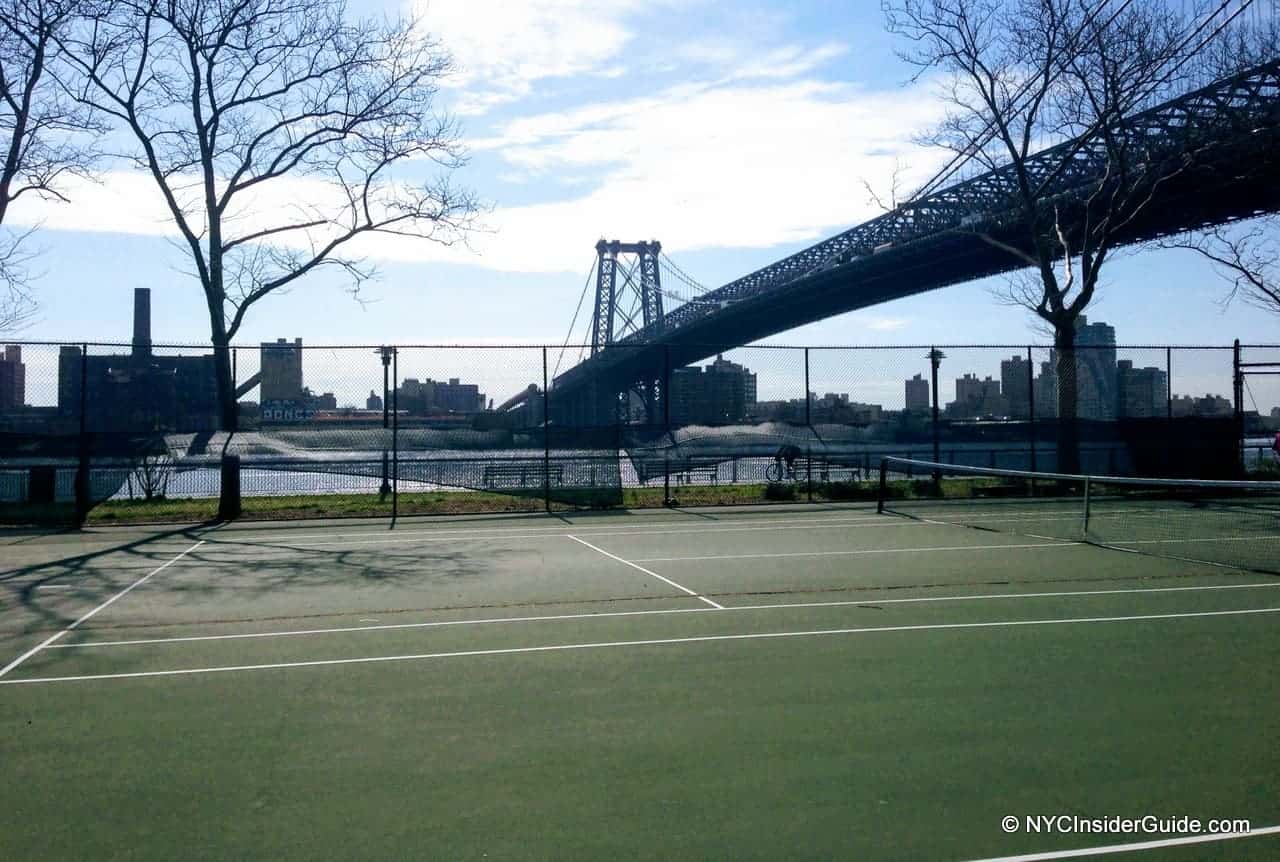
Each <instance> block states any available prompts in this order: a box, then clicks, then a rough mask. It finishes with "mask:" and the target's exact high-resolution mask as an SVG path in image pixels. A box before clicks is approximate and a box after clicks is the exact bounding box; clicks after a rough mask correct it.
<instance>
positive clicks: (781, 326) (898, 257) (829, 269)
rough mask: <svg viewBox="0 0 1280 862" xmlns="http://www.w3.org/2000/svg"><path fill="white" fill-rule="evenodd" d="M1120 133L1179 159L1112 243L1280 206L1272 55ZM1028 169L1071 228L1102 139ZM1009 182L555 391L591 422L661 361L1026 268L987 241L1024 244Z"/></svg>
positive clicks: (741, 282)
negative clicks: (611, 398) (602, 405)
mask: <svg viewBox="0 0 1280 862" xmlns="http://www.w3.org/2000/svg"><path fill="white" fill-rule="evenodd" d="M1119 133H1120V134H1121V135H1122V136H1123V137H1124V145H1125V146H1126V147H1128V148H1129V152H1131V153H1136V154H1139V156H1140V158H1139V161H1140V162H1142V163H1145V164H1153V163H1156V162H1160V163H1164V164H1169V165H1177V166H1179V169H1178V170H1176V171H1169V172H1165V173H1164V174H1162V175H1161V176H1162V178H1161V179H1160V180H1159V181H1158V182H1156V183H1153V184H1152V187H1151V188H1150V189H1149V193H1150V196H1151V199H1150V202H1149V203H1148V204H1147V205H1146V206H1145V207H1143V209H1142V210H1141V212H1139V213H1138V214H1137V215H1136V216H1135V217H1134V218H1132V219H1130V220H1129V221H1128V223H1127V225H1126V228H1125V230H1124V232H1123V233H1122V234H1120V235H1118V236H1117V241H1118V242H1120V243H1125V244H1131V243H1136V242H1142V241H1145V240H1149V239H1153V238H1155V237H1158V236H1163V235H1168V234H1171V233H1177V232H1180V231H1184V230H1189V229H1193V228H1196V227H1200V226H1203V225H1208V224H1215V223H1223V222H1228V221H1233V220H1236V219H1241V218H1249V217H1251V216H1254V215H1258V214H1261V213H1264V212H1274V211H1278V210H1280V59H1276V60H1272V61H1270V62H1268V63H1265V64H1262V65H1259V66H1256V67H1254V68H1252V69H1249V70H1247V71H1244V72H1241V73H1239V74H1236V75H1233V76H1230V77H1227V78H1223V79H1221V80H1219V81H1216V82H1214V83H1212V84H1210V85H1208V86H1206V87H1202V88H1200V89H1198V90H1194V91H1192V92H1190V93H1187V94H1185V95H1183V96H1180V97H1178V98H1175V99H1172V100H1170V101H1167V102H1164V103H1162V104H1160V105H1157V106H1155V107H1153V108H1150V109H1148V110H1146V111H1143V112H1141V113H1139V114H1137V115H1135V116H1133V117H1131V118H1128V119H1127V120H1126V122H1125V125H1124V128H1123V129H1120V130H1119ZM1064 165H1065V166H1064ZM1026 166H1027V169H1028V171H1029V174H1030V176H1031V178H1032V180H1033V181H1040V182H1046V183H1047V188H1048V190H1049V191H1050V193H1051V194H1050V196H1049V200H1050V201H1051V203H1052V205H1054V206H1058V207H1060V208H1061V210H1062V212H1063V214H1064V217H1063V222H1064V224H1065V225H1066V227H1067V229H1068V230H1078V229H1079V227H1080V223H1081V222H1082V221H1083V215H1084V207H1083V205H1082V203H1081V198H1082V195H1081V193H1082V192H1083V191H1085V190H1087V189H1089V188H1091V187H1092V186H1094V185H1096V184H1097V183H1098V182H1099V181H1100V180H1102V179H1103V177H1104V172H1105V171H1106V170H1107V167H1108V160H1107V151H1106V147H1105V144H1104V141H1103V139H1102V136H1101V135H1095V136H1093V137H1090V138H1079V139H1075V140H1071V141H1067V142H1064V143H1061V144H1058V145H1056V146H1054V147H1051V148H1048V149H1046V150H1044V151H1042V152H1041V153H1038V154H1036V155H1034V156H1032V157H1031V158H1030V159H1029V160H1028V161H1027V163H1026ZM1016 183H1017V176H1016V173H1015V171H1014V169H1013V167H1012V166H1005V167H1001V168H999V169H997V170H994V171H989V172H987V173H984V174H982V175H980V176H976V177H973V178H971V179H968V180H965V181H963V182H959V183H957V184H955V185H953V186H950V187H948V188H945V189H942V190H940V191H938V192H935V193H933V194H930V195H927V196H925V197H922V198H919V199H917V200H915V201H911V202H909V203H906V204H903V205H901V206H900V207H898V208H897V209H896V210H894V211H893V212H890V213H887V214H885V215H883V216H880V217H878V218H875V219H872V220H871V221H868V222H865V223H863V224H860V225H858V226H856V227H853V228H850V229H849V230H847V231H844V232H843V233H840V234H837V235H836V236H834V237H831V238H830V239H827V240H824V241H822V242H820V243H817V244H816V245H813V246H810V247H809V248H806V249H804V250H802V251H799V252H797V253H795V254H793V255H790V256H789V257H786V258H783V259H782V260H779V261H777V262H776V263H773V264H770V265H769V266H766V267H764V268H762V269H759V270H756V271H755V272H753V273H750V274H749V275H746V276H743V277H742V278H739V279H737V280H735V281H732V282H730V283H728V284H726V285H724V286H723V287H720V288H717V289H716V290H713V291H710V292H708V293H706V294H704V295H703V296H701V297H699V300H698V301H697V302H690V303H687V304H685V305H682V306H680V307H678V308H675V309H673V310H671V311H669V312H667V313H666V314H665V316H663V317H661V319H660V320H659V321H657V322H656V324H654V325H646V326H644V327H643V328H641V329H639V330H638V331H636V332H634V333H632V334H630V335H628V336H626V337H625V338H621V339H616V340H614V341H613V342H612V343H608V344H607V349H601V350H599V351H597V352H595V353H594V355H593V356H592V357H591V358H590V359H588V360H586V361H584V362H583V363H581V364H579V365H577V366H575V367H574V368H571V369H569V370H568V371H567V372H565V373H564V374H562V375H560V376H559V377H557V378H556V379H555V382H554V386H553V391H552V396H553V399H554V400H556V401H558V403H559V404H560V405H561V406H562V407H565V408H567V409H570V412H571V413H572V414H573V416H572V421H579V422H584V421H585V422H588V423H590V422H591V421H592V415H593V414H597V411H595V410H594V409H592V408H590V407H588V406H587V405H586V404H585V403H577V402H581V401H582V400H583V398H584V397H585V399H586V400H587V401H596V402H597V403H599V400H600V398H601V397H602V396H600V395H599V394H595V395H587V394H586V393H587V390H591V391H592V392H595V393H599V392H602V391H607V390H612V391H615V392H620V391H623V390H625V389H628V388H632V387H634V386H635V385H636V382H637V381H642V380H645V379H653V378H655V377H656V376H657V374H658V371H659V369H660V368H661V367H662V364H663V362H664V361H668V362H671V363H674V364H675V365H676V366H677V367H678V366H680V365H685V364H688V363H690V362H696V361H698V360H700V359H703V358H706V357H708V356H711V355H713V354H715V353H717V352H720V351H723V350H727V349H731V348H733V347H736V346H739V345H742V344H747V343H750V342H751V341H754V340H757V339H759V338H763V337H765V336H767V335H771V334H774V333H777V332H782V331H785V330H787V329H791V328H793V327H795V326H799V325H802V324H804V323H809V322H812V321H815V320H821V319H823V318H825V317H830V316H832V315H835V314H840V313H843V312H846V311H852V310H855V309H858V308H865V307H868V306H871V305H875V304H878V303H881V302H886V301H889V300H892V299H898V298H901V297H904V296H910V295H913V294H918V293H923V292H926V291H929V290H935V289H937V288H940V287H945V286H947V285H951V284H957V283H961V282H965V281H971V280H974V279H977V278H982V277H985V276H990V275H995V274H999V273H1001V272H1008V271H1010V270H1013V269H1018V268H1021V267H1022V266H1024V265H1025V264H1024V263H1023V262H1022V261H1021V260H1020V259H1019V258H1018V257H1016V256H1015V255H1013V254H1011V253H1009V252H1008V251H1005V250H1002V249H1000V248H998V247H997V246H996V245H994V244H993V243H992V242H990V241H988V240H986V239H984V238H983V237H982V234H986V235H987V236H990V237H992V238H994V239H998V240H1000V241H1002V242H1006V243H1010V244H1018V243H1020V241H1021V240H1020V232H1019V230H1018V228H1019V227H1020V226H1021V225H1022V221H1021V217H1020V215H1019V209H1018V206H1017V186H1016ZM1072 219H1075V224H1072V223H1071V220H1072ZM597 249H599V246H597ZM659 301H660V300H659ZM597 312H598V313H597V321H599V319H600V318H599V309H597ZM557 390H558V391H557ZM575 403H577V406H576V407H575V406H574V405H575ZM584 408H585V409H584ZM597 415H598V414H597ZM599 418H600V419H605V418H606V417H604V416H599ZM562 421H571V417H570V416H568V415H566V416H564V417H563V419H562Z"/></svg>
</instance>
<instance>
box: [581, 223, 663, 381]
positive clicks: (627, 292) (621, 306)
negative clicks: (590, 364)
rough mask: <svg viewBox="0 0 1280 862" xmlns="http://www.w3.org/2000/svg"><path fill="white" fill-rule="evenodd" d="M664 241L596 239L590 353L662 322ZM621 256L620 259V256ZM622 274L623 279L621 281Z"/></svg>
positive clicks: (597, 351) (594, 352) (593, 353)
mask: <svg viewBox="0 0 1280 862" xmlns="http://www.w3.org/2000/svg"><path fill="white" fill-rule="evenodd" d="M661 251H662V243H660V242H658V241H657V240H653V241H651V242H619V241H618V240H616V239H615V240H603V239H602V240H600V241H599V242H598V243H596V256H597V262H596V313H595V317H594V318H593V319H592V321H591V355H592V356H595V355H596V354H597V353H599V352H600V351H601V350H603V349H604V348H605V347H607V346H608V345H610V344H613V343H614V342H615V341H621V340H622V339H623V338H626V337H627V336H628V335H632V334H634V333H636V332H639V331H640V329H641V328H643V327H649V326H654V325H655V324H656V325H658V326H661V324H662V282H661V276H660V275H659V274H658V254H659V253H660V252H661ZM620 257H621V259H620ZM619 276H621V283H619Z"/></svg>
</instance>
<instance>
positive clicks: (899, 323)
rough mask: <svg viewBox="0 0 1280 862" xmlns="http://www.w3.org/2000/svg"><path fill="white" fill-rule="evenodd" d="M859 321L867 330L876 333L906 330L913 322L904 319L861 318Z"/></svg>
mask: <svg viewBox="0 0 1280 862" xmlns="http://www.w3.org/2000/svg"><path fill="white" fill-rule="evenodd" d="M859 321H860V322H861V323H863V324H864V325H865V326H866V327H867V329H872V330H875V331H876V332H893V331H894V330H898V329H905V328H906V326H907V324H908V323H910V322H911V321H909V320H907V319H906V318H902V317H861V318H859Z"/></svg>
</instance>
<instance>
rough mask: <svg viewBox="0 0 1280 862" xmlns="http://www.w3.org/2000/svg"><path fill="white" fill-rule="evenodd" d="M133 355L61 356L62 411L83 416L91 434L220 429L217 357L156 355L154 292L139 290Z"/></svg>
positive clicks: (67, 350)
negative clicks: (153, 325) (100, 432)
mask: <svg viewBox="0 0 1280 862" xmlns="http://www.w3.org/2000/svg"><path fill="white" fill-rule="evenodd" d="M133 296H134V299H133V310H134V321H133V336H134V338H133V343H132V344H131V346H130V347H131V349H130V352H129V353H125V354H111V355H93V354H90V355H88V356H82V355H81V352H80V348H79V347H71V346H64V347H63V348H62V349H61V351H60V352H59V354H58V413H59V415H61V416H64V417H76V418H78V417H79V416H80V412H81V404H82V403H83V404H84V407H85V411H84V413H85V415H84V423H85V427H86V428H87V429H88V430H89V431H139V432H140V431H211V430H214V429H216V428H217V427H218V385H217V378H216V371H215V368H216V366H215V362H214V357H213V356H212V355H205V356H156V355H154V354H153V353H152V351H151V319H150V315H151V291H150V290H148V289H147V288H145V287H140V288H138V289H137V290H135V291H134V295H133Z"/></svg>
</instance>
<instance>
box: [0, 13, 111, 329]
mask: <svg viewBox="0 0 1280 862" xmlns="http://www.w3.org/2000/svg"><path fill="white" fill-rule="evenodd" d="M85 11H86V5H85V2H84V0H0V147H3V159H2V160H0V332H4V331H7V330H12V329H17V328H19V327H21V326H22V325H23V324H24V323H26V322H27V321H28V320H29V319H30V317H31V314H32V312H33V311H34V309H35V301H34V298H33V297H32V295H31V280H32V273H31V269H30V265H31V263H32V261H33V259H34V257H35V251H34V250H33V249H32V248H31V247H30V243H29V240H30V237H31V235H32V233H33V231H32V229H30V228H27V229H25V230H13V229H11V228H10V227H8V226H7V224H8V221H9V219H8V217H9V213H10V207H11V205H12V204H13V203H15V202H16V201H17V200H18V199H19V198H21V197H24V196H30V197H41V198H45V199H54V200H60V201H65V200H66V198H65V197H64V196H63V194H62V193H61V192H60V191H59V190H58V189H59V180H61V179H63V178H64V177H65V176H66V175H67V174H85V173H87V172H88V170H89V168H90V167H91V165H92V162H93V160H94V150H93V147H92V143H91V138H90V137H89V136H87V135H86V134H85V133H86V132H96V131H100V130H101V129H100V126H99V124H97V123H96V122H95V121H94V117H93V114H92V113H91V112H90V111H89V110H88V109H87V108H86V107H85V106H83V105H80V104H78V103H77V102H76V101H74V100H73V99H71V98H70V97H69V96H68V95H67V94H66V93H65V92H64V90H63V88H62V86H61V84H60V82H59V80H58V71H59V70H58V69H57V65H58V63H59V60H60V55H59V49H58V43H57V40H58V39H59V38H60V37H61V36H63V35H65V34H66V33H68V32H69V31H70V29H71V28H72V27H73V26H76V24H77V23H78V22H79V21H80V19H81V16H82V15H83V14H84V12H85Z"/></svg>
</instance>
